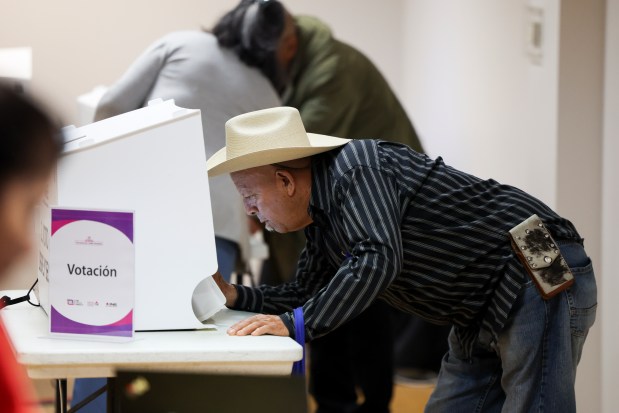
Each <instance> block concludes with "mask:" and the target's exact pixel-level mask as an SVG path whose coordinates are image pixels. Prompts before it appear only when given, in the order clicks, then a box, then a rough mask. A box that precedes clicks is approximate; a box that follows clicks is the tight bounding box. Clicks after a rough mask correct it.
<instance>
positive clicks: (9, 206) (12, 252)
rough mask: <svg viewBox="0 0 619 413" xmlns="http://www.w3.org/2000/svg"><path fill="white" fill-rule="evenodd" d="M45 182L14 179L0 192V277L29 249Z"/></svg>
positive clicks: (41, 179) (38, 179)
mask: <svg viewBox="0 0 619 413" xmlns="http://www.w3.org/2000/svg"><path fill="white" fill-rule="evenodd" d="M46 187H47V179H43V178H36V179H29V180H21V179H14V180H11V181H9V182H7V183H6V184H5V185H4V186H3V187H2V188H0V275H2V274H3V273H4V272H5V271H6V270H7V269H8V267H9V266H10V265H11V264H12V263H13V262H14V261H15V260H16V259H17V258H19V257H20V256H21V255H23V254H25V253H26V252H28V251H29V250H30V248H32V242H33V239H34V237H33V231H32V230H33V226H32V224H33V214H34V209H35V208H36V206H37V205H38V204H39V202H40V201H41V198H42V197H43V195H44V193H45V189H46Z"/></svg>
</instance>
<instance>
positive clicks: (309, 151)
mask: <svg viewBox="0 0 619 413" xmlns="http://www.w3.org/2000/svg"><path fill="white" fill-rule="evenodd" d="M307 137H308V139H309V142H310V146H302V147H299V146H296V147H281V148H271V149H268V150H263V151H256V152H252V153H248V154H245V155H241V156H237V157H235V158H232V159H226V158H227V156H226V148H225V147H223V148H222V149H220V150H218V151H217V152H215V154H213V156H211V157H210V158H209V160H208V161H206V167H207V169H208V175H209V177H213V176H217V175H221V174H226V173H228V174H229V173H232V172H238V171H242V170H245V169H250V168H256V167H259V166H265V165H270V164H273V163H279V162H286V161H292V160H294V159H301V158H305V157H308V156H312V155H316V154H319V153H323V152H327V151H330V150H331V149H335V148H337V147H340V146H342V145H345V144H347V143H348V142H350V139H343V138H336V137H334V136H327V135H319V134H316V133H308V134H307Z"/></svg>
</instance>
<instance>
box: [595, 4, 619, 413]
mask: <svg viewBox="0 0 619 413" xmlns="http://www.w3.org/2000/svg"><path fill="white" fill-rule="evenodd" d="M606 7H607V11H606V68H605V99H604V151H603V154H604V156H603V204H602V222H603V226H602V265H601V266H598V268H600V269H601V274H602V279H601V287H602V288H601V289H600V299H601V304H602V305H601V308H600V324H601V330H602V345H601V354H602V363H601V370H602V411H603V412H604V413H611V412H616V411H617V410H618V409H619V391H617V383H619V351H618V349H619V318H618V317H617V315H618V314H619V300H617V292H618V291H619V277H618V276H617V264H616V262H615V258H616V257H617V254H618V253H619V237H618V236H617V234H619V215H618V214H617V211H619V162H618V160H619V0H606Z"/></svg>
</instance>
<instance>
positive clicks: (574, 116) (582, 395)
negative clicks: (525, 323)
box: [557, 0, 605, 412]
mask: <svg viewBox="0 0 619 413" xmlns="http://www.w3.org/2000/svg"><path fill="white" fill-rule="evenodd" d="M604 13H605V2H604V0H587V1H586V2H583V1H581V0H563V1H562V2H561V15H560V22H561V23H560V26H561V28H560V43H559V95H558V102H559V113H558V118H557V119H558V139H559V140H558V145H557V149H558V154H557V161H558V163H557V210H558V211H559V213H561V214H563V215H564V216H567V217H570V219H571V220H572V221H573V222H574V224H576V227H577V228H578V230H579V232H580V233H581V234H582V236H583V237H584V238H585V246H586V247H587V252H588V253H589V255H590V256H591V259H592V260H593V262H594V263H595V264H596V269H597V270H601V266H600V265H599V264H600V263H601V261H600V260H601V255H602V251H601V212H602V189H601V183H602V141H603V135H602V130H603V118H602V114H603V102H604V96H603V87H604V86H603V83H604V26H605V14H604ZM603 277H604V273H603V272H602V271H598V273H597V278H598V281H599V283H600V285H603ZM600 313H601V311H600ZM600 316H603V314H600ZM600 326H601V323H600V322H599V319H598V322H597V323H596V325H595V326H594V328H593V329H591V331H590V332H589V337H588V338H587V344H586V346H585V348H584V351H583V356H582V357H583V358H582V360H583V362H582V363H581V364H580V365H579V368H578V376H577V380H576V387H577V389H578V394H577V396H578V400H577V401H578V407H579V411H587V412H599V411H601V379H602V377H601V374H600V371H601V370H600V368H601V362H602V357H601V353H600V350H601V336H600Z"/></svg>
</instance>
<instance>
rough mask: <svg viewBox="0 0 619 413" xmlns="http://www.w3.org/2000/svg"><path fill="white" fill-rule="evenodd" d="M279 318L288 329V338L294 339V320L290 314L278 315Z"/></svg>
mask: <svg viewBox="0 0 619 413" xmlns="http://www.w3.org/2000/svg"><path fill="white" fill-rule="evenodd" d="M279 318H281V319H282V322H283V323H284V325H285V326H286V328H287V329H288V335H289V336H290V338H293V339H294V338H295V331H294V319H293V316H292V313H284V314H280V315H279Z"/></svg>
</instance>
